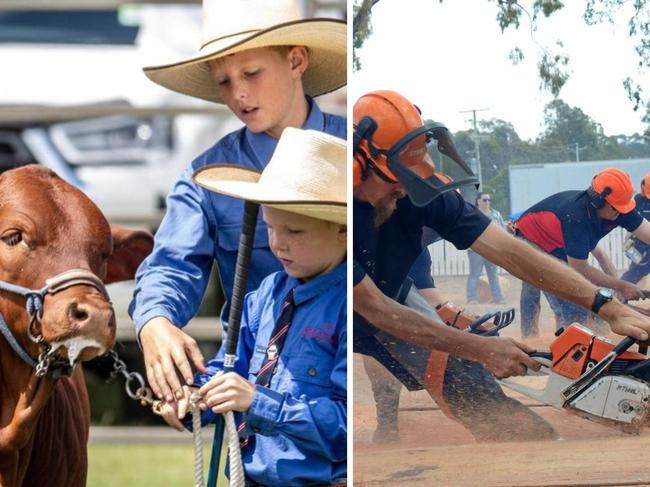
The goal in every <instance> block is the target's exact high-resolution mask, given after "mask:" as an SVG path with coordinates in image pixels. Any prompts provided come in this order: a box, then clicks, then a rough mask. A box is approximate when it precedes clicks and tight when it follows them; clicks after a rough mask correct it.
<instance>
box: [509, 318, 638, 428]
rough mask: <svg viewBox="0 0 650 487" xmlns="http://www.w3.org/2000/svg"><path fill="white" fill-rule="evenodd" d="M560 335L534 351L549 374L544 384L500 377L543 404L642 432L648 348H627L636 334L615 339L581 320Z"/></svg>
mask: <svg viewBox="0 0 650 487" xmlns="http://www.w3.org/2000/svg"><path fill="white" fill-rule="evenodd" d="M556 335H558V337H557V338H556V339H555V340H554V341H553V342H552V343H551V346H550V352H534V353H532V354H530V355H531V357H533V358H534V359H535V360H536V361H538V362H539V363H540V364H542V372H543V375H547V376H548V380H547V381H546V384H545V387H544V388H543V389H535V388H532V387H529V386H527V385H524V384H521V383H517V382H514V381H512V380H504V379H502V380H500V381H499V383H501V384H502V385H504V386H506V387H508V388H510V389H512V390H514V391H517V392H519V393H521V394H524V395H525V396H528V397H530V398H532V399H535V400H537V401H540V402H542V403H544V404H548V405H550V406H553V407H555V408H558V409H563V410H566V411H568V412H571V413H573V414H576V415H578V416H581V417H584V418H586V419H590V420H592V421H596V422H598V423H602V424H606V425H610V426H618V427H620V428H621V429H622V430H623V431H624V432H626V433H635V434H639V433H640V432H641V429H642V428H643V426H644V424H645V421H646V418H647V417H648V411H649V410H650V405H649V401H650V359H649V358H648V356H647V355H646V352H647V349H646V348H645V347H640V350H639V352H632V351H629V350H628V349H629V348H630V347H631V346H632V345H633V344H634V339H633V338H630V337H627V338H625V339H623V340H622V341H621V342H620V343H618V344H614V343H613V342H611V341H610V340H608V339H606V338H603V337H600V336H596V335H594V333H593V332H592V331H591V330H589V329H588V328H586V327H584V326H582V325H579V324H578V323H573V324H571V325H569V326H568V327H567V328H566V329H561V330H559V331H558V333H556ZM534 375H539V374H534Z"/></svg>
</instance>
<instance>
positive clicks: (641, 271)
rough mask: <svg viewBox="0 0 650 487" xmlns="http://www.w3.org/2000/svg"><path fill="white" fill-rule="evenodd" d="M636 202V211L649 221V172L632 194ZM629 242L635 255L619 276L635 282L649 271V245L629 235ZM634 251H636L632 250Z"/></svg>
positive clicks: (624, 279)
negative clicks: (634, 193) (636, 191)
mask: <svg viewBox="0 0 650 487" xmlns="http://www.w3.org/2000/svg"><path fill="white" fill-rule="evenodd" d="M634 201H635V202H636V211H638V212H639V213H640V214H641V216H642V217H643V218H644V219H646V220H649V221H650V173H648V174H646V175H645V177H644V178H643V179H642V180H641V189H640V190H639V193H638V194H636V195H635V196H634ZM629 238H630V243H629V245H630V246H631V248H632V249H633V250H632V256H633V257H637V258H635V259H634V260H632V262H631V263H630V268H629V269H628V270H627V271H625V273H624V274H623V275H622V276H621V279H622V280H623V281H627V282H631V283H633V284H637V283H638V282H639V281H640V280H641V279H643V278H644V277H645V276H647V275H648V273H650V253H649V252H648V251H649V250H650V245H648V244H647V243H645V242H643V241H642V240H640V239H638V238H636V237H635V236H633V235H632V236H630V237H629ZM634 251H636V252H634Z"/></svg>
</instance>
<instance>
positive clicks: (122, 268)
mask: <svg viewBox="0 0 650 487" xmlns="http://www.w3.org/2000/svg"><path fill="white" fill-rule="evenodd" d="M111 232H112V234H113V254H112V255H111V256H110V258H109V259H108V270H107V272H106V279H104V283H105V284H110V283H111V282H118V281H126V280H128V279H133V278H134V277H135V271H136V270H137V269H138V266H139V265H140V263H141V262H142V261H143V260H144V258H145V257H146V256H147V255H149V254H150V253H151V251H152V250H153V235H151V234H150V233H149V232H143V231H140V230H128V229H126V228H122V227H117V226H115V225H111Z"/></svg>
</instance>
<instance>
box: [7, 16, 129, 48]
mask: <svg viewBox="0 0 650 487" xmlns="http://www.w3.org/2000/svg"><path fill="white" fill-rule="evenodd" d="M138 30H139V27H138V26H137V25H126V24H125V23H123V22H122V21H121V19H120V15H119V12H118V11H117V10H9V11H4V12H2V11H0V43H25V44H36V43H37V44H117V45H132V44H134V42H135V38H136V36H137V34H138Z"/></svg>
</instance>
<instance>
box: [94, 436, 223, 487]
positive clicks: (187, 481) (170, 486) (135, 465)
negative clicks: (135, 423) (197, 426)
mask: <svg viewBox="0 0 650 487" xmlns="http://www.w3.org/2000/svg"><path fill="white" fill-rule="evenodd" d="M178 435H179V437H181V433H178ZM185 436H186V439H187V444H186V445H164V444H163V445H160V444H157V445H152V444H146V445H144V444H143V445H138V444H130V445H124V444H115V445H97V444H95V445H93V444H91V445H90V446H89V448H88V482H87V485H89V486H93V487H114V486H116V485H119V486H120V487H131V486H132V487H140V486H143V485H155V486H156V487H176V486H178V485H194V447H193V443H192V437H191V435H189V434H186V435H185ZM209 455H210V452H209V448H204V450H203V458H204V459H205V460H207V459H209V458H210V456H209ZM207 463H208V462H207V461H204V464H207ZM206 468H207V465H206ZM205 478H207V475H205Z"/></svg>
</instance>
